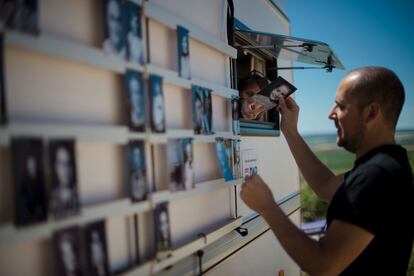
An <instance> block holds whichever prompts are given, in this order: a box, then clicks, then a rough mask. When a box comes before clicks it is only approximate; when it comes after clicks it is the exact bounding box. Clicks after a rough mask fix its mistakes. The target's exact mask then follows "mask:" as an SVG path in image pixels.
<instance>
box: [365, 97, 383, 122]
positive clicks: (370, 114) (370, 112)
mask: <svg viewBox="0 0 414 276" xmlns="http://www.w3.org/2000/svg"><path fill="white" fill-rule="evenodd" d="M380 113H381V107H380V105H379V104H378V103H376V102H372V103H370V104H368V105H367V106H365V108H364V113H363V119H364V121H365V122H366V123H369V122H371V121H375V120H377V119H378V118H379V116H380V115H381V114H380Z"/></svg>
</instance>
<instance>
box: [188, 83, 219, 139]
mask: <svg viewBox="0 0 414 276" xmlns="http://www.w3.org/2000/svg"><path fill="white" fill-rule="evenodd" d="M192 95H193V128H194V134H204V135H209V134H214V132H213V127H212V113H213V109H212V102H211V100H212V99H211V90H210V89H207V88H203V87H199V86H196V85H193V86H192Z"/></svg>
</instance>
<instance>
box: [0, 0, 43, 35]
mask: <svg viewBox="0 0 414 276" xmlns="http://www.w3.org/2000/svg"><path fill="white" fill-rule="evenodd" d="M0 18H1V19H2V21H3V22H4V24H5V25H6V27H7V28H10V29H15V30H19V31H23V32H27V33H32V34H37V33H39V23H38V1H37V0H2V1H0Z"/></svg>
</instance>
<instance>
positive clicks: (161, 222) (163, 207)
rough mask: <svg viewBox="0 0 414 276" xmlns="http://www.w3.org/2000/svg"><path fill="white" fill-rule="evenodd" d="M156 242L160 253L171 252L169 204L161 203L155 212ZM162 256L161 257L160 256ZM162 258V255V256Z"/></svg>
mask: <svg viewBox="0 0 414 276" xmlns="http://www.w3.org/2000/svg"><path fill="white" fill-rule="evenodd" d="M154 222H155V242H156V248H157V252H158V253H162V252H166V251H170V250H171V231H170V216H169V213H168V203H167V202H164V203H160V204H158V205H157V206H156V207H155V210H154ZM159 256H160V255H159ZM161 257H162V254H161Z"/></svg>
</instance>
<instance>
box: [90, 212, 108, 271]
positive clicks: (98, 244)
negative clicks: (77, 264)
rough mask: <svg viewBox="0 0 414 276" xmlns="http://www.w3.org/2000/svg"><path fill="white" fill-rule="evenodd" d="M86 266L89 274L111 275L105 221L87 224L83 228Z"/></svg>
mask: <svg viewBox="0 0 414 276" xmlns="http://www.w3.org/2000/svg"><path fill="white" fill-rule="evenodd" d="M85 236H86V247H87V248H86V251H87V260H88V262H87V267H88V271H87V272H88V274H87V275H91V276H106V275H111V274H110V272H109V263H108V249H107V245H106V229H105V221H103V220H102V221H98V222H94V223H91V224H88V225H87V226H86V228H85Z"/></svg>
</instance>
